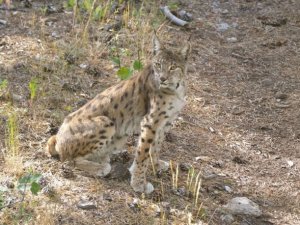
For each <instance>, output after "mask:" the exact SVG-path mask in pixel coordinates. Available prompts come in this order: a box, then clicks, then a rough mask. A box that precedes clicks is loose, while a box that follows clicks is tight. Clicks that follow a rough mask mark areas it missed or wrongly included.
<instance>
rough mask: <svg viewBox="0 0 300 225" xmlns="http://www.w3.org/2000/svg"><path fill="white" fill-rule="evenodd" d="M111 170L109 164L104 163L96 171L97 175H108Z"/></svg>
mask: <svg viewBox="0 0 300 225" xmlns="http://www.w3.org/2000/svg"><path fill="white" fill-rule="evenodd" d="M110 171H111V165H110V164H109V163H104V164H103V167H102V168H101V169H100V170H98V171H97V176H98V177H105V176H106V175H108V174H109V173H110Z"/></svg>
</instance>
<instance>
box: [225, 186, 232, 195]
mask: <svg viewBox="0 0 300 225" xmlns="http://www.w3.org/2000/svg"><path fill="white" fill-rule="evenodd" d="M224 189H225V191H227V192H228V193H232V188H231V187H229V186H227V185H225V186H224Z"/></svg>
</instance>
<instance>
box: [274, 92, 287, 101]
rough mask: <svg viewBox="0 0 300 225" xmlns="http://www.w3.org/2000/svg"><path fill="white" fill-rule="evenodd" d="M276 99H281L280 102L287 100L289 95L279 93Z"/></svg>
mask: <svg viewBox="0 0 300 225" xmlns="http://www.w3.org/2000/svg"><path fill="white" fill-rule="evenodd" d="M275 98H276V99H280V100H286V99H287V98H288V95H287V94H283V93H281V92H277V93H276V94H275Z"/></svg>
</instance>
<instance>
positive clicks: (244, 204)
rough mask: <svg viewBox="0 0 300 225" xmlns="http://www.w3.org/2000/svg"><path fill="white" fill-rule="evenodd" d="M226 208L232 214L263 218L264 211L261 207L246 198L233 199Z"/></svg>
mask: <svg viewBox="0 0 300 225" xmlns="http://www.w3.org/2000/svg"><path fill="white" fill-rule="evenodd" d="M224 208H225V209H226V210H227V211H229V212H230V213H231V214H234V215H237V214H244V215H252V216H261V214H262V211H261V210H260V209H259V206H258V205H257V204H256V203H255V202H253V201H251V200H250V199H248V198H246V197H236V198H233V199H231V200H230V201H229V202H228V203H227V204H226V205H225V206H224Z"/></svg>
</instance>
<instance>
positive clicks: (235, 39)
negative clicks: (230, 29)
mask: <svg viewBox="0 0 300 225" xmlns="http://www.w3.org/2000/svg"><path fill="white" fill-rule="evenodd" d="M226 40H227V41H228V42H231V43H234V42H237V38H236V37H229V38H227V39H226Z"/></svg>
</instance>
